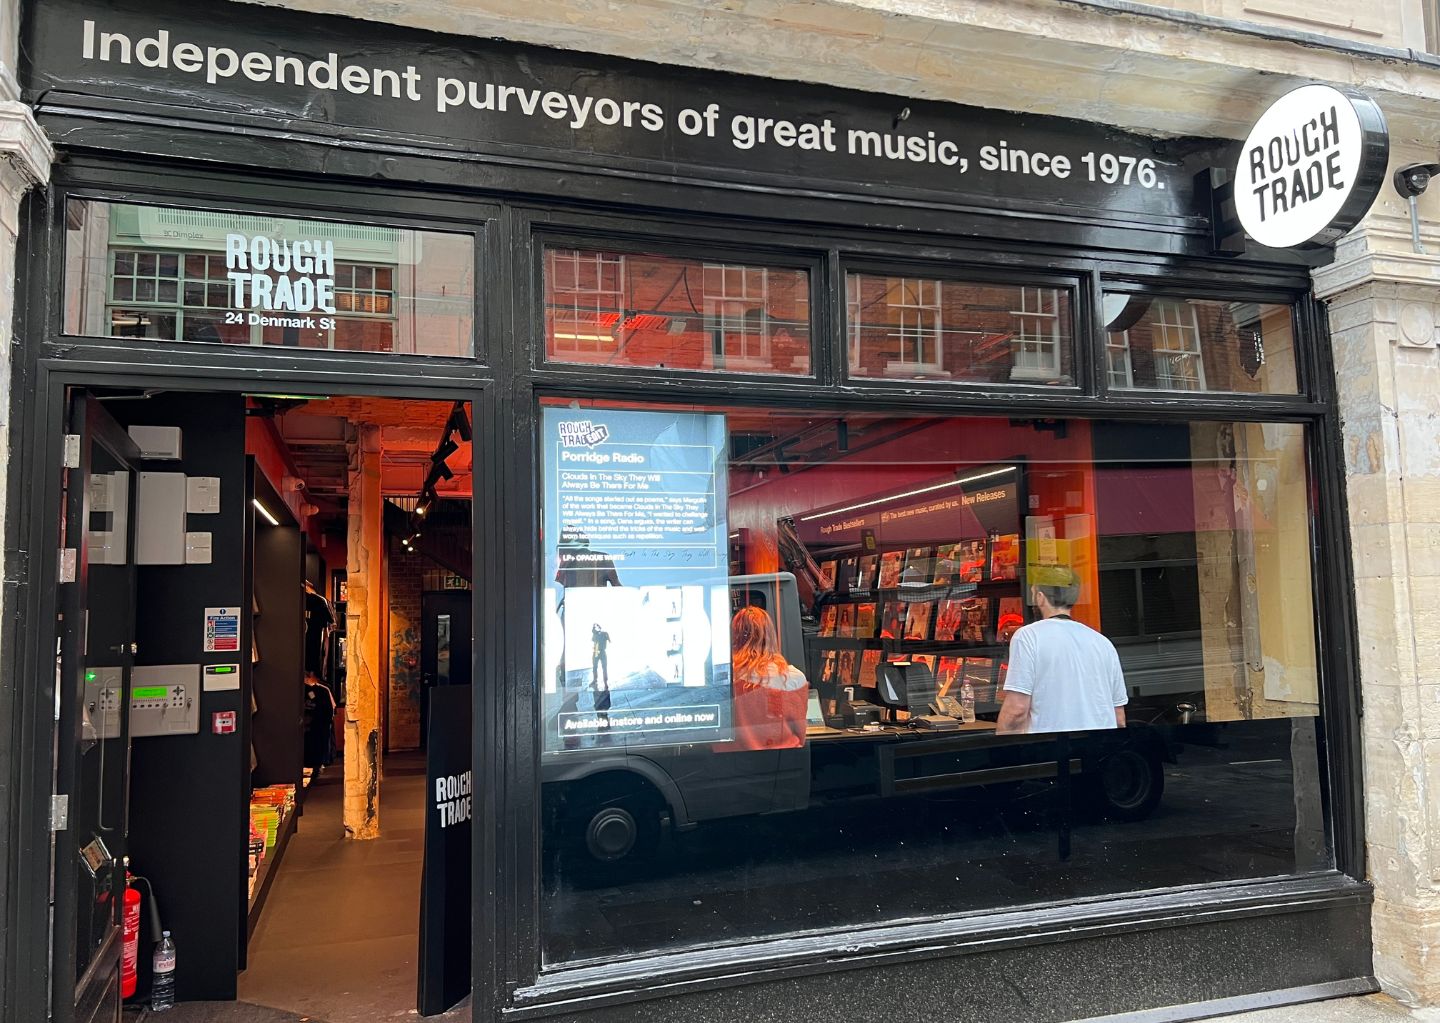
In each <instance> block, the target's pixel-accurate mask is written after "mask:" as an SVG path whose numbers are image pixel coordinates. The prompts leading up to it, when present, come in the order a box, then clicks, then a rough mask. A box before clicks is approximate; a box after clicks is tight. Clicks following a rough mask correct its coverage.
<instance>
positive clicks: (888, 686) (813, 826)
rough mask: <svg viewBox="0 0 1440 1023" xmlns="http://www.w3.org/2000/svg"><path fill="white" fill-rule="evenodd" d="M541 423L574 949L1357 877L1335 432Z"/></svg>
mask: <svg viewBox="0 0 1440 1023" xmlns="http://www.w3.org/2000/svg"><path fill="white" fill-rule="evenodd" d="M541 413H542V415H541V439H542V450H543V451H544V456H543V463H544V464H543V473H542V480H543V482H542V487H543V494H542V504H543V508H544V512H543V518H542V529H543V545H542V548H543V550H544V564H543V567H542V583H541V588H542V593H541V597H542V601H541V604H542V609H543V616H542V620H541V640H542V643H541V648H542V650H541V665H540V673H539V683H538V690H539V691H538V693H537V700H538V701H539V706H540V710H541V714H540V720H541V722H542V728H543V736H542V741H541V748H542V754H541V761H542V780H543V821H544V823H543V832H542V841H543V849H544V871H543V888H542V921H543V955H544V959H545V961H546V962H549V963H559V962H576V961H583V960H588V959H594V958H597V957H609V956H623V955H626V954H634V953H641V952H647V951H654V950H661V949H675V948H684V947H689V946H700V945H705V944H707V943H716V942H734V941H736V940H740V939H745V938H750V937H763V936H767V935H775V934H780V933H787V932H793V931H797V930H811V929H817V928H818V929H835V930H839V931H845V932H852V931H853V930H854V929H855V928H859V927H864V926H865V925H869V924H880V923H886V922H892V921H896V920H901V919H907V918H915V917H924V916H935V915H950V914H955V913H963V912H967V911H975V910H983V909H994V908H1000V907H1010V906H1021V905H1026V904H1032V903H1039V902H1051V901H1055V900H1064V899H1072V898H1083V897H1091V896H1104V895H1111V894H1115V893H1120V892H1128V891H1135V890H1142V889H1155V888H1164V887H1171V886H1178V885H1189V884H1202V883H1211V882H1215V881H1220V880H1237V879H1244V878H1253V877H1265V876H1273V875H1280V874H1289V873H1296V872H1306V871H1312V870H1318V869H1327V868H1328V867H1329V866H1330V865H1331V859H1330V856H1329V852H1328V848H1327V842H1326V837H1325V836H1326V828H1325V823H1324V821H1323V819H1322V818H1321V816H1320V810H1319V807H1320V806H1322V805H1323V804H1322V800H1321V798H1320V785H1321V776H1322V772H1321V770H1320V762H1319V756H1318V753H1317V749H1316V725H1317V720H1316V719H1317V715H1318V714H1319V693H1318V678H1317V664H1316V652H1315V633H1314V625H1313V623H1314V608H1313V606H1312V599H1311V586H1310V533H1309V521H1310V512H1311V509H1310V506H1309V496H1310V491H1309V488H1308V486H1307V482H1306V471H1305V464H1306V462H1305V434H1304V428H1303V427H1301V426H1298V425H1260V424H1254V423H1217V422H1194V423H1186V422H1178V423H1174V422H1172V423H1133V422H1125V423H1120V422H1091V421H1084V420H1068V421H1055V420H1045V421H1029V420H1024V419H995V418H977V417H971V418H962V417H939V416H936V417H916V416H889V415H880V414H870V413H865V414H860V413H852V414H834V413H828V412H825V413H822V412H815V413H803V412H796V411H793V410H786V411H782V410H770V409H760V408H737V407H733V406H731V407H723V408H722V407H713V406H674V405H671V406H647V405H624V406H621V405H618V404H615V403H597V402H586V401H568V400H566V401H556V402H554V403H547V404H546V405H545V406H544V407H543V408H542V410H541ZM1117 706H1118V708H1119V713H1117ZM1067 765H1068V770H1069V772H1070V775H1071V777H1070V783H1069V784H1068V785H1060V784H1058V783H1057V779H1058V778H1060V777H1061V776H1062V772H1063V771H1064V770H1066V769H1067Z"/></svg>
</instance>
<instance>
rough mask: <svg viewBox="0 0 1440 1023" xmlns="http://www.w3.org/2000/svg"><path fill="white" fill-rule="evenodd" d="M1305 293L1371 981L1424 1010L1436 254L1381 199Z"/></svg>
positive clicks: (1391, 199)
mask: <svg viewBox="0 0 1440 1023" xmlns="http://www.w3.org/2000/svg"><path fill="white" fill-rule="evenodd" d="M1432 155H1433V154H1432ZM1412 158H1413V157H1412ZM1396 162H1397V163H1405V162H1409V159H1405V158H1402V157H1401V156H1400V155H1399V154H1397V156H1396ZM1431 191H1432V192H1434V191H1437V190H1436V189H1432V190H1431ZM1426 199H1427V201H1428V208H1427V210H1426V212H1427V220H1426V223H1425V227H1424V234H1425V235H1426V238H1425V246H1426V248H1427V249H1428V251H1429V252H1430V253H1440V238H1437V237H1436V234H1437V226H1440V225H1437V224H1436V222H1435V219H1434V216H1435V214H1436V213H1437V212H1440V204H1437V202H1436V198H1435V197H1434V196H1427V197H1426ZM1315 284H1316V293H1317V294H1318V295H1319V296H1320V297H1322V298H1324V299H1325V300H1326V301H1327V302H1328V303H1329V307H1330V323H1331V331H1332V337H1331V343H1332V345H1333V348H1334V353H1335V370H1336V377H1337V381H1336V383H1337V394H1338V401H1339V406H1340V414H1341V420H1342V425H1343V437H1344V457H1345V475H1346V481H1347V489H1348V505H1349V514H1350V535H1351V544H1352V549H1353V552H1354V563H1355V575H1356V579H1355V596H1356V614H1357V618H1358V626H1359V656H1360V675H1361V689H1362V699H1363V703H1364V721H1363V742H1364V759H1365V830H1366V843H1367V848H1368V857H1367V859H1368V864H1369V874H1370V880H1371V881H1372V882H1373V883H1374V885H1375V910H1374V919H1373V924H1374V941H1375V975H1376V976H1377V977H1378V978H1379V980H1380V982H1381V983H1382V984H1383V985H1384V986H1385V988H1386V990H1388V991H1389V992H1390V993H1391V994H1393V995H1395V996H1396V997H1398V998H1400V999H1401V1000H1403V1001H1405V1002H1408V1003H1410V1004H1412V1005H1426V1004H1436V1003H1437V1002H1440V351H1437V347H1436V342H1437V333H1440V332H1437V324H1440V256H1436V255H1424V254H1419V253H1416V252H1414V251H1413V248H1412V246H1411V244H1410V231H1409V222H1408V217H1407V216H1406V215H1405V213H1404V207H1403V204H1401V203H1400V202H1399V201H1398V199H1397V197H1396V196H1395V195H1394V193H1393V192H1392V191H1391V190H1390V189H1389V188H1387V189H1386V190H1385V195H1383V196H1382V199H1381V203H1380V206H1379V207H1378V208H1377V211H1376V212H1375V213H1372V215H1371V216H1370V218H1369V219H1368V221H1367V223H1366V224H1365V225H1364V226H1363V227H1362V228H1361V229H1357V231H1356V232H1354V233H1352V234H1351V235H1350V236H1348V237H1347V238H1346V239H1344V240H1342V242H1341V244H1340V246H1339V247H1338V250H1337V260H1336V262H1335V264H1333V265H1332V266H1330V267H1327V268H1325V269H1323V270H1320V271H1317V272H1316V274H1315Z"/></svg>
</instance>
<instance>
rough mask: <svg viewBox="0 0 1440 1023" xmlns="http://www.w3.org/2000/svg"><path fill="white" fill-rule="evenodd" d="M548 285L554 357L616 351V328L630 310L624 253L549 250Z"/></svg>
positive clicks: (547, 255) (547, 256)
mask: <svg viewBox="0 0 1440 1023" xmlns="http://www.w3.org/2000/svg"><path fill="white" fill-rule="evenodd" d="M545 258H546V262H547V263H548V266H547V267H546V280H547V282H549V285H550V290H551V292H552V294H553V295H554V299H553V302H552V304H551V307H550V314H551V317H552V319H551V328H550V343H551V351H552V352H554V353H570V354H581V353H584V354H592V353H595V352H604V353H611V352H614V351H616V349H617V346H618V343H619V342H618V341H617V339H616V329H615V328H616V325H617V324H618V323H619V322H620V310H621V309H623V308H624V305H625V295H624V287H625V286H624V281H625V256H624V255H623V254H621V253H612V252H594V251H589V250H586V251H581V250H579V249H547V250H546V252H545Z"/></svg>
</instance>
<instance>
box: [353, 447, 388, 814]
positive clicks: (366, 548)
mask: <svg viewBox="0 0 1440 1023" xmlns="http://www.w3.org/2000/svg"><path fill="white" fill-rule="evenodd" d="M355 438H356V439H355V441H354V444H353V445H352V447H351V453H350V507H349V516H350V517H349V545H348V548H347V555H346V557H347V563H346V585H347V587H348V589H349V599H348V601H347V603H346V605H345V619H346V626H345V628H346V637H347V639H346V659H345V691H346V694H347V701H348V706H347V707H346V719H345V834H346V836H347V837H349V838H361V839H364V838H379V837H380V761H381V756H382V739H381V731H380V708H381V699H380V686H381V683H382V680H383V679H384V677H385V667H384V664H383V663H382V662H381V658H382V656H383V652H384V642H383V638H384V637H383V633H384V630H385V607H384V596H383V591H384V579H385V548H384V545H385V505H384V498H383V497H382V494H381V489H380V450H381V446H380V428H379V427H378V426H357V427H356V428H355Z"/></svg>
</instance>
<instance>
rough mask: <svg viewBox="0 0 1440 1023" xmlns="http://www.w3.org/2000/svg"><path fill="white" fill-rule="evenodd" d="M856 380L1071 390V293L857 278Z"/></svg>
mask: <svg viewBox="0 0 1440 1023" xmlns="http://www.w3.org/2000/svg"><path fill="white" fill-rule="evenodd" d="M845 287H846V304H847V306H848V314H847V324H848V329H847V338H848V348H849V365H850V375H851V376H852V377H880V378H884V377H899V378H903V379H908V380H960V381H965V382H968V383H1007V382H1014V383H1025V384H1068V383H1071V382H1072V377H1071V370H1070V360H1071V347H1072V340H1071V339H1072V323H1071V313H1070V291H1069V289H1068V288H1056V287H1040V286H1033V285H1023V286H1015V285H999V284H974V283H967V282H964V281H945V280H930V279H926V278H920V277H890V276H885V275H880V274H862V273H852V274H848V275H847V276H846V278H845Z"/></svg>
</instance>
